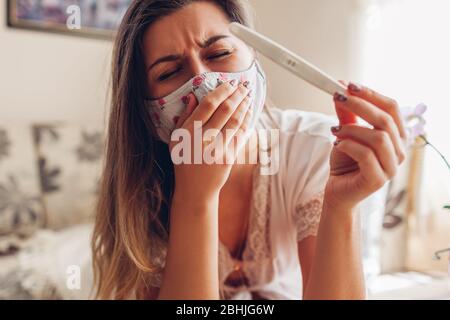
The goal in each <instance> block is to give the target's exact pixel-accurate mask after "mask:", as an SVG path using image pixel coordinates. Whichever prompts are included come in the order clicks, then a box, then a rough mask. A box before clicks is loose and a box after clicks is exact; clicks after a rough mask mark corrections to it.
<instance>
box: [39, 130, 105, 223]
mask: <svg viewBox="0 0 450 320" xmlns="http://www.w3.org/2000/svg"><path fill="white" fill-rule="evenodd" d="M33 132H34V139H35V143H36V146H37V150H38V168H39V175H40V181H41V189H42V194H43V199H44V203H45V207H46V212H47V215H46V224H45V226H46V227H47V228H50V229H61V228H64V227H67V226H70V225H73V224H78V223H84V222H88V221H90V220H91V218H92V217H93V214H94V211H95V204H96V200H97V191H98V182H99V178H100V174H101V165H102V154H103V140H104V139H103V132H102V130H101V129H99V128H98V127H95V126H92V125H77V124H64V123H54V124H43V125H35V126H34V128H33Z"/></svg>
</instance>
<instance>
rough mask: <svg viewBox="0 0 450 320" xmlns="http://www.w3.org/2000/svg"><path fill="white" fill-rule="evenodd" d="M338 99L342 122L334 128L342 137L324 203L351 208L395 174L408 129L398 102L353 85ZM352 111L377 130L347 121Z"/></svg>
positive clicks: (338, 139) (336, 133)
mask: <svg viewBox="0 0 450 320" xmlns="http://www.w3.org/2000/svg"><path fill="white" fill-rule="evenodd" d="M334 101H335V106H336V111H337V113H338V116H339V119H341V123H340V125H339V126H338V127H333V128H331V131H332V133H333V134H334V135H335V136H336V138H337V139H336V142H335V147H334V148H333V150H332V153H331V159H330V166H331V173H330V178H329V180H328V183H327V186H326V190H325V201H326V203H327V204H328V205H329V206H330V207H333V208H341V209H344V210H351V209H353V208H354V207H355V206H356V205H357V204H358V203H359V202H360V201H361V200H363V199H364V198H366V197H367V196H369V195H370V194H372V193H374V192H375V191H377V190H378V189H380V188H381V187H382V186H383V185H384V184H385V183H386V182H387V181H388V180H389V179H391V178H392V177H393V176H394V175H395V174H396V172H397V168H398V166H399V165H400V164H401V163H402V162H403V161H404V159H405V141H406V131H405V128H404V124H403V122H402V117H401V114H400V111H399V107H398V104H397V103H396V102H395V101H394V100H392V99H391V98H388V97H385V96H383V95H381V94H379V93H377V92H375V91H373V90H371V89H369V88H366V87H362V86H359V85H356V84H352V83H350V85H349V86H348V90H347V96H343V95H339V94H336V95H335V97H334ZM350 113H353V114H355V115H357V116H359V117H361V118H362V119H364V120H365V121H366V122H368V123H369V124H370V125H371V126H373V128H367V127H363V126H359V125H357V124H355V123H347V124H346V123H343V122H342V119H351V118H352V117H348V116H347V115H349V114H350Z"/></svg>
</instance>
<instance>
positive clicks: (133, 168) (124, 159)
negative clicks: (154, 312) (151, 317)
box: [91, 0, 253, 299]
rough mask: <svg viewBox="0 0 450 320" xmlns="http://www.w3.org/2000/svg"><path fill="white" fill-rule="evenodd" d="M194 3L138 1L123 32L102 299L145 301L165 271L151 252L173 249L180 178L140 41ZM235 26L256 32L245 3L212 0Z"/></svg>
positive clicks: (111, 126)
mask: <svg viewBox="0 0 450 320" xmlns="http://www.w3.org/2000/svg"><path fill="white" fill-rule="evenodd" d="M194 1H206V0H136V1H133V2H132V3H131V5H130V7H129V9H128V11H127V13H126V14H125V17H124V18H123V21H122V23H121V25H120V27H119V30H118V33H117V36H116V40H115V47H114V53H113V60H112V81H111V82H112V100H111V110H110V114H109V121H108V131H107V140H106V150H105V153H106V157H105V164H104V168H103V173H102V180H101V186H100V192H99V200H98V205H97V215H96V220H95V227H94V233H93V238H92V243H91V246H92V254H93V268H94V283H95V287H94V290H95V293H94V296H95V298H97V299H128V298H130V297H133V296H134V297H136V298H138V299H142V298H145V297H146V293H147V292H148V289H149V281H150V277H151V276H152V275H153V274H154V273H158V272H160V271H161V270H160V269H161V268H160V266H159V265H157V264H156V263H155V261H153V259H152V258H151V257H152V250H154V251H155V252H157V251H159V250H162V248H164V246H166V245H167V240H168V230H169V208H170V203H171V197H172V191H173V184H174V175H173V164H172V161H171V159H170V154H169V150H168V147H167V146H166V145H165V144H163V143H161V142H159V141H158V139H157V138H156V137H157V135H156V130H155V127H154V125H153V123H152V121H151V119H150V117H149V115H148V113H147V111H146V108H145V105H144V97H145V92H146V83H147V80H146V75H145V64H144V60H143V49H142V38H143V34H144V32H145V30H146V29H147V28H148V27H149V26H150V25H151V24H152V23H153V22H154V21H155V20H156V19H158V18H160V17H162V16H165V15H168V14H170V13H172V12H174V11H176V10H178V9H180V8H182V7H184V6H186V5H188V4H190V3H192V2H194ZM210 1H213V2H214V3H216V4H217V5H219V6H220V7H221V8H222V9H223V10H224V12H225V13H226V14H227V16H228V17H229V19H230V21H236V22H239V23H241V24H244V25H247V26H249V27H252V26H253V24H252V22H251V21H252V17H251V16H249V15H248V13H249V10H248V9H247V7H246V3H244V2H242V1H239V0H210Z"/></svg>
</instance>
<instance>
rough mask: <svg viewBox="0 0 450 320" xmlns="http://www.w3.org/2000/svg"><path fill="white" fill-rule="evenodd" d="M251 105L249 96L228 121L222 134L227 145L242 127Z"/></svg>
mask: <svg viewBox="0 0 450 320" xmlns="http://www.w3.org/2000/svg"><path fill="white" fill-rule="evenodd" d="M250 105H251V97H250V96H249V95H248V94H247V95H246V96H245V98H244V99H243V100H242V102H241V103H240V104H239V106H238V107H237V109H236V111H235V112H234V113H233V115H232V116H231V117H230V118H229V119H228V121H227V123H226V124H225V125H224V126H223V128H222V134H223V135H224V136H225V144H226V145H228V144H229V142H230V141H231V139H233V137H234V135H235V134H236V132H237V131H238V129H239V128H240V127H241V125H242V123H243V121H244V119H245V116H246V114H247V113H248V110H249V109H250Z"/></svg>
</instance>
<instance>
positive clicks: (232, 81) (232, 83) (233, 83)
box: [230, 79, 236, 87]
mask: <svg viewBox="0 0 450 320" xmlns="http://www.w3.org/2000/svg"><path fill="white" fill-rule="evenodd" d="M230 84H231V85H232V86H233V87H234V86H235V85H236V80H234V79H233V80H231V81H230Z"/></svg>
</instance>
